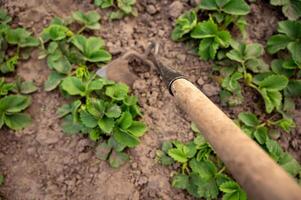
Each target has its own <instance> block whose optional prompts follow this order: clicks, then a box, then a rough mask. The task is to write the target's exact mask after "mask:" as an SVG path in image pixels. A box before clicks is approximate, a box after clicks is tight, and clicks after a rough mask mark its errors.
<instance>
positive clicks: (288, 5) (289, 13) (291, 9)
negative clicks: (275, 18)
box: [270, 0, 301, 20]
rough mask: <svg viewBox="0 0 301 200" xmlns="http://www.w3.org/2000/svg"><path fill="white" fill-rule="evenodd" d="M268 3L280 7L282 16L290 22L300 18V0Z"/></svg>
mask: <svg viewBox="0 0 301 200" xmlns="http://www.w3.org/2000/svg"><path fill="white" fill-rule="evenodd" d="M270 2H271V4H272V5H274V6H282V12H283V14H284V15H285V16H286V17H287V18H289V19H291V20H296V19H298V18H299V17H301V1H300V0H270Z"/></svg>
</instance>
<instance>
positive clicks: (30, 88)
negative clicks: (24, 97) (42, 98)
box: [20, 81, 38, 94]
mask: <svg viewBox="0 0 301 200" xmlns="http://www.w3.org/2000/svg"><path fill="white" fill-rule="evenodd" d="M37 90H38V88H37V86H36V85H35V84H34V83H33V81H24V82H22V83H21V85H20V92H21V94H31V93H33V92H35V91H37Z"/></svg>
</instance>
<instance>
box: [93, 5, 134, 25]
mask: <svg viewBox="0 0 301 200" xmlns="http://www.w3.org/2000/svg"><path fill="white" fill-rule="evenodd" d="M135 3H136V0H116V1H114V0H94V4H95V5H96V6H98V7H100V8H103V9H104V8H110V7H115V8H118V9H117V10H116V11H113V12H111V13H110V14H109V19H110V20H115V19H121V18H123V17H124V16H126V15H133V16H137V15H138V12H137V10H136V9H135V7H134V6H135Z"/></svg>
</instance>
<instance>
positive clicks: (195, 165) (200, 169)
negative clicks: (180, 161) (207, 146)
mask: <svg viewBox="0 0 301 200" xmlns="http://www.w3.org/2000/svg"><path fill="white" fill-rule="evenodd" d="M189 166H190V168H191V169H192V171H193V172H195V173H197V174H199V175H200V176H201V177H202V178H204V179H205V180H208V179H210V178H213V177H214V176H215V174H216V173H217V169H216V166H215V165H214V164H213V163H212V162H211V161H209V160H204V161H197V160H196V159H192V160H190V161H189Z"/></svg>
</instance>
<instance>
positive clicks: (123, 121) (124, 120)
mask: <svg viewBox="0 0 301 200" xmlns="http://www.w3.org/2000/svg"><path fill="white" fill-rule="evenodd" d="M132 123H133V117H132V115H131V113H129V112H124V113H122V115H121V117H120V118H119V119H118V125H119V127H120V128H121V129H123V130H127V129H128V128H129V127H130V126H131V125H132Z"/></svg>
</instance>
